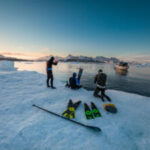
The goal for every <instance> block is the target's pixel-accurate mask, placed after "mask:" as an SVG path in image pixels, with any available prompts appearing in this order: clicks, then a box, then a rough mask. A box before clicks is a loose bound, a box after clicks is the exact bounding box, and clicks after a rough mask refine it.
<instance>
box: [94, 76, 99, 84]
mask: <svg viewBox="0 0 150 150" xmlns="http://www.w3.org/2000/svg"><path fill="white" fill-rule="evenodd" d="M97 77H98V75H96V76H95V78H94V83H96V82H97Z"/></svg>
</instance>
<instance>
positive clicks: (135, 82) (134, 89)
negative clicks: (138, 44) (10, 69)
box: [15, 62, 150, 96]
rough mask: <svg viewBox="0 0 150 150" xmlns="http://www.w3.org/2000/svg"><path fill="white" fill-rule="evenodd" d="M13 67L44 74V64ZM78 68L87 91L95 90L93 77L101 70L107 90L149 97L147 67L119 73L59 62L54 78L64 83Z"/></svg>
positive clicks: (99, 65) (107, 68)
mask: <svg viewBox="0 0 150 150" xmlns="http://www.w3.org/2000/svg"><path fill="white" fill-rule="evenodd" d="M15 67H17V68H18V70H28V71H37V72H39V73H44V74H46V63H45V62H33V63H29V62H15ZM80 67H81V68H83V69H84V70H83V76H82V78H81V84H82V85H83V87H85V88H87V89H89V90H93V89H94V88H95V84H94V76H95V75H96V73H97V71H98V70H99V69H103V71H104V72H105V73H106V74H107V76H108V81H107V88H108V89H117V90H121V91H126V92H131V93H138V94H141V95H145V96H150V68H149V67H143V68H138V67H136V66H135V65H130V68H129V69H128V72H121V71H120V70H115V69H114V65H113V64H106V63H77V62H68V63H63V62H59V64H58V65H57V66H54V67H53V73H54V77H55V79H58V80H61V81H62V82H64V83H65V82H66V81H67V80H68V79H69V77H70V76H72V73H73V72H78V70H79V68H80Z"/></svg>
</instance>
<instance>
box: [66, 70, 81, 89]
mask: <svg viewBox="0 0 150 150" xmlns="http://www.w3.org/2000/svg"><path fill="white" fill-rule="evenodd" d="M66 86H67V87H70V88H71V89H79V88H81V87H82V86H81V85H80V81H79V79H78V78H77V74H76V73H75V72H74V73H73V75H72V77H70V79H69V84H67V85H66Z"/></svg>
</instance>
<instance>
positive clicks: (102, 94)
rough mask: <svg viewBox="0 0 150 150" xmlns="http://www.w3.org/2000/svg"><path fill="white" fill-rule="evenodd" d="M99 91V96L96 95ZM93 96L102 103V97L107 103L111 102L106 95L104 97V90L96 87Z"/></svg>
mask: <svg viewBox="0 0 150 150" xmlns="http://www.w3.org/2000/svg"><path fill="white" fill-rule="evenodd" d="M100 91H101V95H98V93H99V92H100ZM94 96H95V97H100V98H101V99H102V100H103V101H104V97H106V98H107V100H108V101H111V100H110V98H109V97H108V96H107V95H105V88H99V87H96V89H95V91H94Z"/></svg>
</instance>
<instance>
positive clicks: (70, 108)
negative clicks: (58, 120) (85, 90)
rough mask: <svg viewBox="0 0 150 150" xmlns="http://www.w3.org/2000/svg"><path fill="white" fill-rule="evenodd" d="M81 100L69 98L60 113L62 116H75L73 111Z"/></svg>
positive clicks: (72, 117)
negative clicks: (65, 107) (73, 100)
mask: <svg viewBox="0 0 150 150" xmlns="http://www.w3.org/2000/svg"><path fill="white" fill-rule="evenodd" d="M80 103H81V101H80V100H79V101H77V102H75V103H73V102H72V100H69V102H68V106H67V109H66V110H65V111H64V112H63V113H62V116H64V117H66V118H68V119H74V118H75V111H76V109H77V108H78V106H79V105H80Z"/></svg>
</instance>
